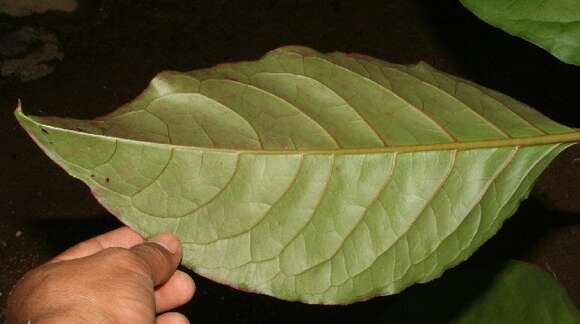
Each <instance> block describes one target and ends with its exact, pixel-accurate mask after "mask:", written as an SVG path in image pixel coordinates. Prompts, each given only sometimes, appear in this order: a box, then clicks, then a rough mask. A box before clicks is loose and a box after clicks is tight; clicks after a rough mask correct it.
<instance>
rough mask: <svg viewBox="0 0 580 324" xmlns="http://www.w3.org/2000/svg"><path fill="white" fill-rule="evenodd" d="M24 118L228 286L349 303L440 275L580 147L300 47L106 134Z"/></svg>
mask: <svg viewBox="0 0 580 324" xmlns="http://www.w3.org/2000/svg"><path fill="white" fill-rule="evenodd" d="M16 116H17V118H18V120H19V121H20V123H21V124H22V126H23V127H24V128H25V129H26V130H27V131H28V132H29V133H30V135H31V136H32V138H33V139H34V140H35V141H36V142H37V143H38V144H39V145H40V147H41V148H42V149H43V150H44V151H45V152H46V153H47V154H48V155H49V156H50V157H51V158H52V159H53V160H54V161H55V162H56V163H58V164H59V165H61V166H62V167H63V168H64V169H65V170H66V171H67V172H69V173H70V174H71V175H72V176H74V177H76V178H79V179H81V180H82V181H84V182H85V183H86V184H87V185H88V186H89V187H90V188H91V190H92V191H93V192H94V194H95V196H96V198H97V199H98V200H99V202H101V203H102V204H103V205H104V206H105V207H106V208H107V209H109V210H110V211H111V213H113V214H115V215H117V216H118V217H119V218H120V219H121V220H122V221H123V222H125V223H127V224H129V225H130V226H131V227H133V228H135V229H137V230H138V231H140V232H141V233H143V234H145V235H153V234H155V233H158V232H162V231H170V232H174V233H176V234H177V235H178V236H179V237H180V238H181V240H182V241H183V243H184V259H183V263H184V264H185V265H186V266H188V267H190V268H191V269H193V270H194V271H196V272H198V273H200V274H201V275H204V276H207V277H209V278H211V279H214V280H216V281H219V282H223V283H226V284H228V285H231V286H234V287H237V288H240V289H244V290H249V291H255V292H260V293H264V294H269V295H273V296H276V297H278V298H283V299H287V300H299V301H303V302H307V303H324V304H337V303H339V304H346V303H352V302H355V301H360V300H365V299H368V298H372V297H374V296H378V295H389V294H395V293H398V292H399V291H401V290H403V289H404V288H406V287H408V286H410V285H412V284H414V283H419V282H427V281H430V280H432V279H434V278H437V277H438V276H440V275H441V274H442V273H443V271H444V270H446V269H448V268H450V267H452V266H454V265H456V264H458V263H460V262H462V261H463V260H465V259H466V258H468V257H469V256H470V255H471V254H472V253H473V252H474V251H475V250H476V249H477V248H478V247H479V246H481V245H482V244H483V243H484V242H485V241H486V240H487V239H489V238H490V237H491V236H492V235H493V234H494V233H495V232H496V231H497V230H498V229H499V228H500V226H501V224H502V223H503V222H504V220H505V219H506V218H508V217H509V216H511V215H512V214H513V213H514V212H515V210H516V208H517V206H518V205H519V203H520V201H521V200H523V199H525V198H526V197H527V195H528V193H529V191H530V189H531V186H532V184H533V182H534V180H535V179H536V178H537V177H538V175H539V174H540V173H541V171H542V170H543V169H544V168H545V167H546V165H547V164H548V163H549V162H550V161H551V160H552V159H553V158H554V157H555V156H556V155H557V154H558V153H559V152H561V151H562V150H563V149H565V148H566V147H567V146H569V145H571V144H570V143H572V142H577V141H579V140H580V133H579V132H577V131H576V130H573V129H571V128H568V127H565V126H562V125H559V124H557V123H555V122H553V121H551V120H549V119H548V118H546V117H544V116H542V115H541V114H539V113H538V112H536V111H534V110H532V109H531V108H529V107H527V106H525V105H523V104H521V103H519V102H517V101H515V100H513V99H511V98H509V97H507V96H505V95H502V94H499V93H497V92H495V91H492V90H490V89H486V88H483V87H480V86H478V85H475V84H473V83H471V82H468V81H465V80H462V79H459V78H456V77H453V76H450V75H447V74H445V73H442V72H439V71H436V70H435V69H433V68H431V67H430V66H428V65H426V64H423V63H421V64H418V65H414V66H402V65H395V64H389V63H387V62H384V61H381V60H377V59H373V58H370V57H366V56H360V55H345V54H342V53H331V54H321V53H318V52H316V51H314V50H311V49H308V48H303V47H286V48H281V49H278V50H275V51H272V52H270V53H269V54H267V55H266V56H264V57H263V58H262V59H261V60H259V61H256V62H241V63H233V64H225V65H220V66H216V67H213V68H210V69H205V70H199V71H192V72H188V73H175V72H165V73H161V74H160V75H158V76H157V77H156V78H155V79H154V80H153V81H152V82H151V84H150V86H149V87H148V88H147V89H146V90H145V92H144V93H143V94H142V95H140V96H139V97H138V98H137V99H135V100H134V101H133V102H130V103H129V104H127V105H125V106H123V107H122V108H120V109H119V110H117V111H115V112H113V113H112V114H110V115H107V116H104V117H101V118H97V119H95V120H73V119H66V118H54V117H28V116H25V115H24V114H23V113H22V112H21V111H20V110H17V112H16Z"/></svg>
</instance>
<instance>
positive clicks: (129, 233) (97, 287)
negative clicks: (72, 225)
mask: <svg viewBox="0 0 580 324" xmlns="http://www.w3.org/2000/svg"><path fill="white" fill-rule="evenodd" d="M181 257H182V250H181V244H180V243H179V241H178V240H177V238H176V237H175V236H173V235H171V234H160V235H157V236H155V237H153V238H152V239H150V240H148V241H145V240H144V239H143V238H142V237H141V236H140V235H139V234H137V233H136V232H134V231H133V230H131V229H129V228H128V227H122V228H119V229H116V230H114V231H111V232H108V233H105V234H103V235H100V236H97V237H94V238H92V239H90V240H88V241H85V242H82V243H79V244H78V245H76V246H74V247H72V248H70V249H68V250H66V251H65V252H64V253H62V254H60V255H59V256H57V257H55V258H54V259H52V260H50V261H49V262H47V263H46V264H43V265H41V266H40V267H38V268H35V269H33V270H31V271H29V272H28V273H27V274H26V275H24V277H23V278H22V279H20V281H19V282H18V284H17V285H16V287H15V288H14V290H13V291H12V293H11V295H10V297H9V299H8V315H7V317H8V324H20V323H27V321H30V323H32V324H56V323H79V324H84V323H103V324H113V323H115V324H121V323H135V324H141V323H143V324H149V323H156V324H186V323H189V321H188V320H187V318H186V317H185V316H183V315H182V314H180V313H176V312H168V311H169V310H171V309H173V308H175V307H178V306H180V305H183V304H185V303H187V302H188V301H189V300H190V299H191V297H192V296H193V293H194V291H195V285H194V282H193V280H192V279H191V277H190V276H189V275H187V274H186V273H184V272H182V271H179V270H176V269H177V266H178V265H179V262H180V261H181Z"/></svg>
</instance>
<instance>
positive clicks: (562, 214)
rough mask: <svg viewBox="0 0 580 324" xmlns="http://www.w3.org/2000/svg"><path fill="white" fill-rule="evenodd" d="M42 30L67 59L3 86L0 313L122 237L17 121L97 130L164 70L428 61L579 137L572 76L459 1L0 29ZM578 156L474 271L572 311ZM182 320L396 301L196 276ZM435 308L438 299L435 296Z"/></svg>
mask: <svg viewBox="0 0 580 324" xmlns="http://www.w3.org/2000/svg"><path fill="white" fill-rule="evenodd" d="M23 25H31V26H39V27H43V28H46V29H48V30H50V31H52V32H55V33H56V35H57V36H58V37H59V40H60V44H61V48H62V50H63V52H64V55H65V56H64V59H63V60H62V62H56V63H57V64H56V65H55V70H54V72H53V73H52V74H50V75H48V76H46V77H44V78H41V79H39V80H36V81H32V82H27V83H22V82H19V81H17V80H15V79H0V143H1V144H2V147H1V149H0V181H1V183H2V185H0V210H1V212H2V216H0V220H1V221H0V260H1V262H0V292H1V293H2V295H1V296H0V303H1V304H2V305H4V302H5V298H6V294H7V292H8V291H9V290H10V288H11V287H12V285H13V284H14V283H15V281H16V280H17V278H18V277H19V276H20V275H21V274H23V273H24V272H25V271H26V270H27V269H29V268H31V267H33V266H35V265H38V264H39V263H41V262H44V261H46V260H47V259H48V258H50V257H51V256H53V255H55V254H56V253H58V252H60V251H62V250H63V249H65V248H66V247H68V246H70V245H72V244H74V243H76V242H79V241H81V240H84V239H87V238H90V237H92V236H94V235H97V234H99V233H102V232H104V231H107V230H110V229H113V228H115V227H118V226H119V225H120V224H119V223H118V222H117V221H116V220H115V219H114V217H113V216H111V215H109V214H108V213H107V212H106V211H105V210H104V209H103V208H102V207H101V206H100V205H98V204H97V202H96V201H95V200H94V199H93V198H92V196H91V195H90V192H89V190H88V189H87V188H86V187H85V186H84V185H83V184H81V183H80V182H79V181H77V180H74V179H72V178H71V177H69V176H68V175H66V174H65V172H64V171H62V170H61V169H60V168H59V167H57V166H56V165H55V164H53V163H52V162H50V161H49V159H48V158H47V157H46V156H45V155H44V154H43V153H41V151H40V150H39V149H38V148H37V147H36V146H35V145H34V144H33V142H32V141H31V140H30V139H29V138H28V137H27V136H26V135H25V133H24V132H23V131H22V130H21V129H20V128H19V127H18V126H17V124H16V121H15V119H14V118H13V115H12V112H13V110H14V108H15V106H16V100H17V98H21V99H22V102H23V106H24V109H25V111H26V112H27V113H31V114H40V115H60V116H72V117H82V118H87V117H95V116H98V115H101V114H104V113H107V112H110V111H112V110H113V109H115V108H116V107H118V106H120V105H121V104H123V103H124V102H126V101H129V100H130V99H132V98H133V97H135V96H137V95H138V94H139V93H140V91H141V90H142V89H143V88H145V86H146V85H147V83H148V81H149V80H150V79H151V78H152V77H153V76H154V75H155V74H156V73H157V72H159V71H161V70H167V69H171V70H191V69H195V68H202V67H208V66H211V65H213V64H217V63H220V62H225V61H235V60H241V59H256V58H258V57H260V56H261V55H263V54H264V53H265V52H266V51H268V50H271V49H274V48H276V47H279V46H282V45H288V44H295V45H306V46H310V47H313V48H315V49H318V50H320V51H333V50H340V51H347V52H359V53H363V54H367V55H371V56H375V57H378V58H381V59H385V60H388V61H391V62H397V63H414V62H417V61H419V60H423V61H426V62H428V63H430V64H431V65H434V66H435V67H437V68H439V69H441V70H443V71H446V72H450V73H452V74H456V75H459V76H462V77H465V78H468V79H471V80H473V81H476V82H477V83H480V84H482V85H485V86H488V87H491V88H494V89H497V90H499V91H501V92H504V93H506V94H508V95H511V96H513V97H515V98H517V99H519V100H521V101H524V102H526V103H528V104H530V105H531V106H533V107H535V108H537V109H538V110H540V111H541V112H543V113H544V114H546V115H547V116H549V117H551V118H553V119H555V120H556V121H559V122H562V123H564V124H567V125H569V126H573V127H580V114H579V113H578V110H579V108H578V107H580V91H578V85H579V84H580V68H579V67H574V66H570V65H566V64H564V63H561V62H559V61H558V60H557V59H555V58H553V57H551V56H550V55H549V54H547V53H545V52H544V51H542V50H541V49H539V48H536V47H534V46H533V45H531V44H528V43H526V42H525V41H522V40H519V39H516V38H513V37H511V36H509V35H507V34H505V33H503V32H501V31H499V30H497V29H494V28H493V27H491V26H488V25H486V24H484V23H482V22H480V21H479V20H477V18H475V17H474V16H472V15H471V14H470V13H469V12H467V11H466V10H465V9H463V8H462V7H461V6H460V5H459V4H458V3H457V2H456V1H419V0H417V1H409V0H398V1H388V2H385V1H358V2H354V1H299V0H294V1H285V0H278V1H274V0H272V1H241V0H239V1H225V0H220V1H217V0H216V1H170V0H166V1H154V0H141V1H128V0H116V1H112V0H110V1H109V0H102V1H94V2H90V3H82V5H81V8H80V10H79V11H78V12H76V13H75V14H73V15H64V14H57V13H51V14H46V15H42V16H34V17H28V18H19V19H15V18H10V17H6V16H0V33H4V32H6V31H9V30H13V29H14V28H17V27H19V26H23ZM578 159H580V149H579V148H578V147H573V148H571V149H568V150H567V151H566V152H564V153H563V154H562V155H560V157H558V159H557V160H556V161H555V162H554V163H553V164H552V165H551V166H550V168H549V169H548V170H546V172H545V173H544V174H543V176H542V178H541V179H540V181H539V183H538V185H537V186H536V189H535V192H534V194H532V197H531V198H530V199H529V200H527V201H526V202H524V204H523V205H522V206H521V208H520V209H519V210H518V212H517V213H516V214H515V215H514V217H513V218H512V219H511V220H509V221H508V222H507V224H506V226H505V227H504V228H503V229H502V230H501V231H500V233H499V234H498V235H497V236H496V237H494V238H493V239H492V240H491V241H490V242H488V243H487V244H486V245H485V246H484V248H482V250H480V251H479V252H478V253H477V254H476V256H475V257H474V258H472V260H471V261H469V262H470V263H472V264H478V263H486V262H488V260H492V259H504V258H517V259H522V260H527V261H531V262H534V263H536V264H538V265H540V266H542V267H543V268H544V269H546V270H548V271H550V272H551V273H552V274H553V275H554V276H555V277H556V278H557V279H558V280H559V281H560V282H561V283H562V284H563V285H564V287H565V288H566V289H567V290H568V292H569V293H570V296H571V297H572V298H573V300H574V301H575V303H576V305H578V306H580V271H579V269H580V199H578V197H579V194H580V185H579V184H580V160H578ZM195 279H196V282H197V284H198V292H197V295H196V297H195V298H194V299H193V301H192V302H191V303H190V304H188V305H186V306H185V307H183V309H182V310H183V312H185V313H187V314H188V316H189V317H190V318H191V319H192V321H194V322H195V321H199V322H203V323H296V322H301V321H304V320H317V321H318V322H320V323H354V322H359V321H360V320H361V319H363V318H364V319H365V322H373V320H374V319H376V318H380V315H381V312H382V310H383V309H384V308H386V307H385V306H386V305H387V304H389V303H391V302H392V297H383V298H377V299H374V300H372V301H369V302H365V303H358V304H355V305H352V306H347V307H328V306H311V305H303V304H298V303H289V302H284V301H279V300H275V299H273V298H270V297H266V296H260V295H255V294H249V293H243V292H238V291H235V290H233V289H230V288H227V287H224V286H221V285H218V284H215V283H212V282H209V281H208V280H205V279H203V278H199V277H197V276H195ZM442 296H444V292H442Z"/></svg>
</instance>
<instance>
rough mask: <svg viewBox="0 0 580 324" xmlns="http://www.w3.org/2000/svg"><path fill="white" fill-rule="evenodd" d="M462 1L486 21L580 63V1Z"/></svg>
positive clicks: (569, 61)
mask: <svg viewBox="0 0 580 324" xmlns="http://www.w3.org/2000/svg"><path fill="white" fill-rule="evenodd" d="M460 1H461V3H462V4H463V5H464V6H465V7H466V8H467V9H469V10H470V11H472V12H473V13H474V14H476V15H477V16H478V17H479V18H481V19H482V20H483V21H485V22H487V23H489V24H491V25H493V26H496V27H498V28H501V29H503V30H504V31H506V32H507V33H510V34H512V35H514V36H518V37H521V38H523V39H525V40H527V41H529V42H532V43H534V44H535V45H537V46H539V47H541V48H543V49H545V50H546V51H548V52H550V53H552V55H554V56H555V57H557V58H559V59H560V60H562V61H564V62H566V63H570V64H575V65H580V1H577V0H515V1H505V0H460Z"/></svg>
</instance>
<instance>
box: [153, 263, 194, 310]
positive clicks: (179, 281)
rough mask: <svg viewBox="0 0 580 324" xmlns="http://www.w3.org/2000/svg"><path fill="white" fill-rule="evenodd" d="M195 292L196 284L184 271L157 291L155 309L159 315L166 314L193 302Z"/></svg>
mask: <svg viewBox="0 0 580 324" xmlns="http://www.w3.org/2000/svg"><path fill="white" fill-rule="evenodd" d="M194 292H195V283H194V282H193V279H191V277H190V276H189V275H188V274H187V273H185V272H183V271H179V270H177V271H175V273H174V274H173V275H172V276H171V278H169V280H167V282H166V283H164V284H163V285H161V286H160V287H159V288H157V289H156V290H155V309H156V311H157V313H162V312H166V311H168V310H170V309H173V308H176V307H179V306H181V305H183V304H185V303H187V302H188V301H190V300H191V297H193V294H194Z"/></svg>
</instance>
